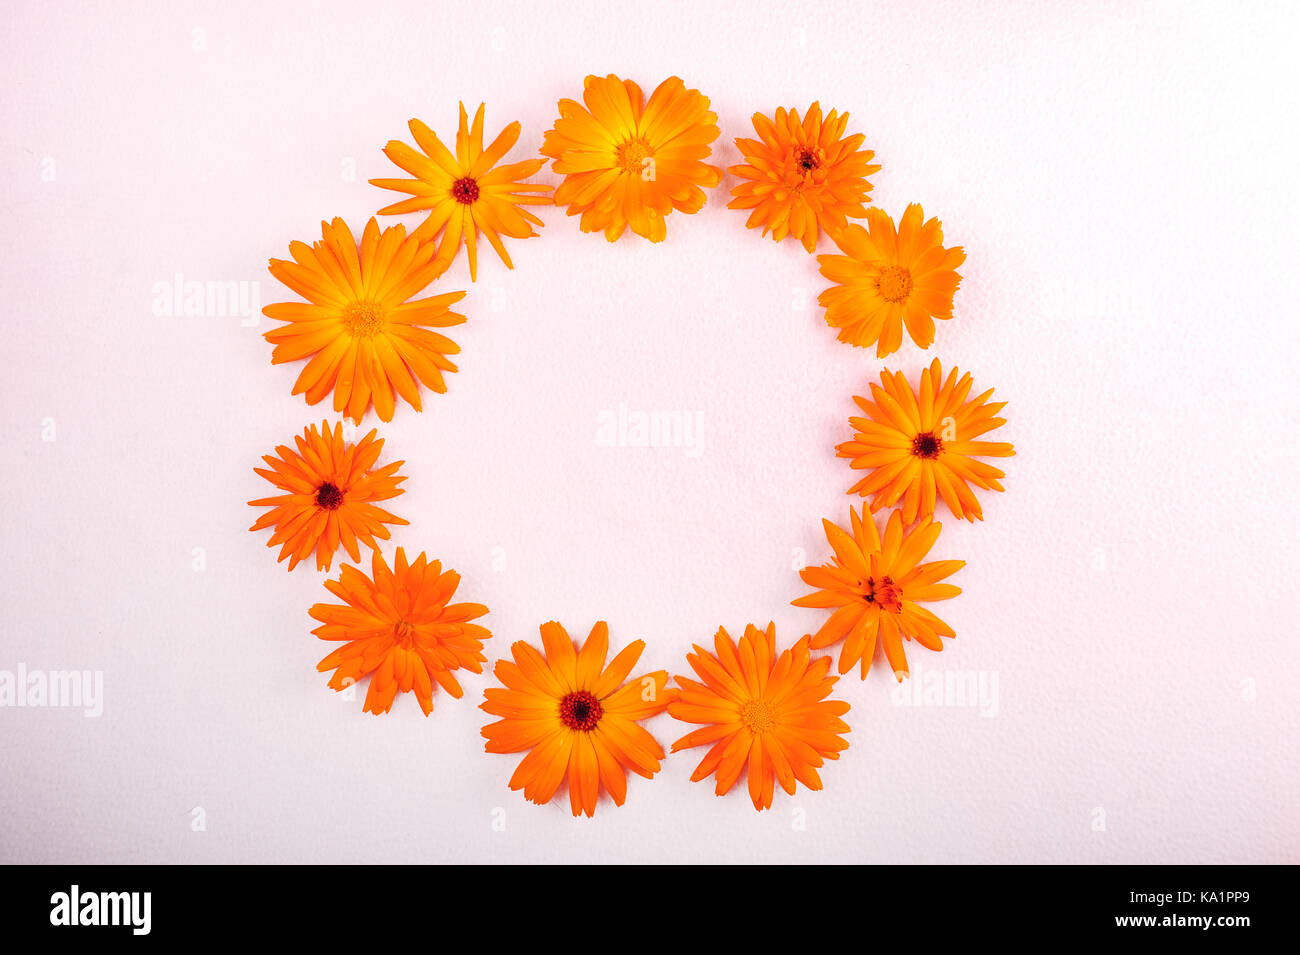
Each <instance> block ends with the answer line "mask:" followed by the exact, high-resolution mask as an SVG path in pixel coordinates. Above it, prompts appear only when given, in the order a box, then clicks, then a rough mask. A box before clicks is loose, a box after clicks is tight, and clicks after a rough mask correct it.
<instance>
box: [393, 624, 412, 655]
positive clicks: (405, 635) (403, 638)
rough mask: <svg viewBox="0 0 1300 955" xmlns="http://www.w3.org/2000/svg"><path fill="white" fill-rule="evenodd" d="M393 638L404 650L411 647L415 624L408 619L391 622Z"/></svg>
mask: <svg viewBox="0 0 1300 955" xmlns="http://www.w3.org/2000/svg"><path fill="white" fill-rule="evenodd" d="M393 639H394V640H396V641H397V645H398V646H399V647H401V648H402V649H404V650H409V649H411V644H413V643H414V642H415V625H414V624H413V623H411V621H409V620H399V621H397V623H395V624H393Z"/></svg>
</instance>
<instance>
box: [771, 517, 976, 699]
mask: <svg viewBox="0 0 1300 955" xmlns="http://www.w3.org/2000/svg"><path fill="white" fill-rule="evenodd" d="M849 520H850V531H851V532H850V531H845V530H844V529H843V528H842V527H840V526H839V525H837V524H833V523H832V522H830V521H826V520H824V521H822V525H823V526H824V527H825V528H826V539H827V540H828V541H830V545H831V549H832V550H833V551H834V552H835V554H834V557H832V558H831V562H830V563H829V564H822V565H821V566H820V567H805V568H804V569H803V570H801V571H800V572H799V576H800V577H801V578H803V582H804V583H806V584H807V585H808V586H809V587H816V588H818V589H817V591H816V592H815V593H811V594H808V595H807V596H804V597H800V598H799V599H798V600H795V601H793V603H794V605H795V606H796V607H819V608H825V609H831V608H834V613H832V614H831V615H830V618H829V619H827V621H826V623H824V624H823V625H822V628H821V629H820V630H818V631H817V633H815V634H814V635H813V638H812V645H813V648H814V649H817V650H820V649H821V648H823V647H829V646H831V645H832V644H834V643H838V642H839V641H841V640H843V641H844V645H843V647H841V648H840V662H839V669H840V672H841V673H847V672H848V671H849V670H850V669H851V668H852V667H853V664H854V663H860V664H861V669H862V678H863V679H864V680H865V679H866V677H867V671H868V670H870V669H871V661H872V658H873V657H874V656H875V653H876V643H877V642H879V643H880V645H881V647H882V648H883V649H884V653H885V659H886V660H888V661H889V665H890V666H891V667H892V668H893V670H894V675H895V676H896V677H897V678H898V679H899V680H902V679H903V677H904V676H906V675H907V672H908V671H907V656H906V654H905V653H904V652H903V641H904V640H915V641H916V642H917V643H919V644H921V646H923V647H925V648H926V649H927V650H942V649H943V642H942V641H941V640H940V639H939V638H940V637H952V636H955V634H954V633H953V631H952V628H951V627H949V626H948V625H947V624H946V623H944V622H943V621H942V620H940V619H939V618H938V617H936V616H935V615H934V614H932V613H931V612H930V611H928V610H926V609H925V608H924V607H922V606H921V603H923V602H928V601H931V600H947V599H948V598H949V597H955V596H957V595H958V594H959V593H961V588H960V587H954V586H953V585H952V584H944V583H940V581H942V580H943V579H944V578H946V577H949V576H951V575H952V574H955V573H956V572H957V571H959V570H961V568H963V567H965V566H966V562H965V561H964V560H939V561H931V562H930V563H926V564H923V563H921V561H922V560H923V559H924V558H925V556H926V554H928V553H930V548H932V547H933V546H934V543H935V541H936V540H938V539H939V531H940V530H941V529H942V526H943V525H941V524H935V523H932V522H930V521H922V522H921V523H920V524H918V525H917V526H916V527H914V528H913V529H912V530H910V531H908V532H906V533H904V531H903V516H902V514H900V513H899V512H898V511H894V512H893V513H892V514H890V515H889V523H888V524H886V526H885V537H884V540H883V541H882V540H881V538H880V535H879V533H878V532H877V531H876V522H875V518H874V517H871V516H869V515H868V514H867V509H866V505H863V507H862V514H861V515H859V514H858V512H857V511H855V510H854V509H853V508H849ZM823 659H827V660H829V659H830V658H829V657H825V658H823Z"/></svg>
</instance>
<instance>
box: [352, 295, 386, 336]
mask: <svg viewBox="0 0 1300 955" xmlns="http://www.w3.org/2000/svg"><path fill="white" fill-rule="evenodd" d="M343 327H344V329H346V330H347V333H348V334H349V335H351V336H352V337H353V338H373V337H374V335H375V333H376V332H378V331H379V330H380V329H381V328H383V327H384V309H383V306H381V305H380V304H379V303H378V302H370V301H365V302H353V303H352V304H351V305H349V306H348V307H347V308H345V309H344V310H343Z"/></svg>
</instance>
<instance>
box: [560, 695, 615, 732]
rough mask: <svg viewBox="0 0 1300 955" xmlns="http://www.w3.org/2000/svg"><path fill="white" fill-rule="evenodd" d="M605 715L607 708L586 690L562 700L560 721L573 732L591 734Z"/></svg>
mask: <svg viewBox="0 0 1300 955" xmlns="http://www.w3.org/2000/svg"><path fill="white" fill-rule="evenodd" d="M604 715H605V708H604V707H603V706H601V705H600V700H598V699H596V698H595V697H594V696H592V695H591V694H590V693H588V692H587V691H586V690H579V691H578V692H577V693H570V694H569V695H568V696H566V697H564V699H562V700H560V720H561V721H562V722H563V723H564V725H565V726H567V727H568V728H569V729H571V730H578V731H579V732H581V733H590V732H591V731H592V730H594V729H595V728H596V724H597V723H599V722H600V718H601V717H602V716H604Z"/></svg>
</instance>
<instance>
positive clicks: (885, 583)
mask: <svg viewBox="0 0 1300 955" xmlns="http://www.w3.org/2000/svg"><path fill="white" fill-rule="evenodd" d="M862 597H863V599H864V600H866V602H867V603H869V604H875V605H876V606H877V607H879V608H880V609H881V610H888V611H889V612H890V613H902V611H903V588H902V587H900V586H898V584H896V583H894V581H893V579H892V578H890V577H881V578H880V579H879V580H876V578H874V577H868V578H867V581H866V592H865V593H864V594H863V595H862Z"/></svg>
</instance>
